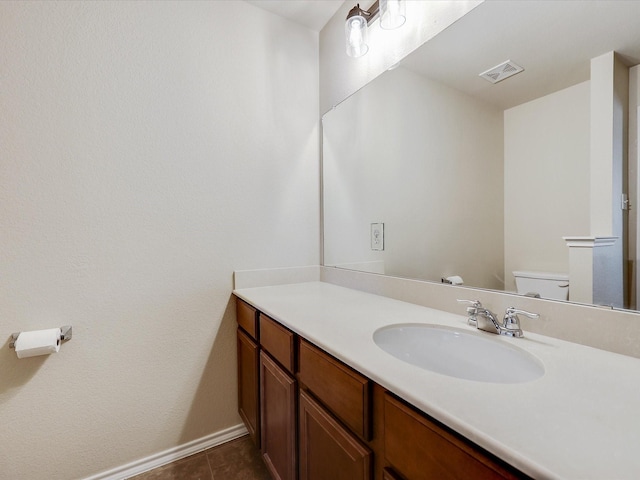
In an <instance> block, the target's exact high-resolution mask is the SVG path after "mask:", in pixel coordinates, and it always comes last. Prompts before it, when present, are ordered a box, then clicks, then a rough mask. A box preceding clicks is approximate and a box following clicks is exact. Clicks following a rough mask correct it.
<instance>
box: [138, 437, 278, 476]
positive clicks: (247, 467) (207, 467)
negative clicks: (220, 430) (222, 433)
mask: <svg viewBox="0 0 640 480" xmlns="http://www.w3.org/2000/svg"><path fill="white" fill-rule="evenodd" d="M270 479H271V477H270V476H269V473H268V472H267V469H266V467H265V466H264V462H263V461H262V457H261V456H260V452H259V451H258V449H257V448H256V446H255V445H254V444H253V443H252V442H251V439H250V438H249V437H248V436H244V437H241V438H238V439H236V440H232V441H230V442H227V443H224V444H222V445H219V446H217V447H213V448H210V449H209V450H205V451H204V452H200V453H196V454H195V455H191V456H190V457H187V458H183V459H182V460H178V461H176V462H173V463H170V464H168V465H164V466H162V467H158V468H156V469H154V470H151V471H149V472H145V473H142V474H140V475H136V476H135V477H130V479H129V480H270Z"/></svg>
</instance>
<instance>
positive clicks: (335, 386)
mask: <svg viewBox="0 0 640 480" xmlns="http://www.w3.org/2000/svg"><path fill="white" fill-rule="evenodd" d="M299 352H300V353H299V365H298V368H299V379H300V382H301V383H302V384H304V385H305V386H306V387H307V388H308V389H309V390H311V392H313V394H314V395H315V396H316V397H317V398H318V399H319V400H320V401H321V402H322V403H324V404H325V405H326V406H327V407H328V408H329V410H331V412H332V413H333V414H334V415H335V416H336V417H338V418H339V419H340V420H342V421H343V422H344V423H345V424H346V425H347V426H348V427H349V428H350V429H351V430H352V431H353V432H354V433H356V434H357V435H359V436H360V437H362V438H363V439H365V440H371V418H370V412H369V405H370V394H369V380H368V379H367V378H366V377H363V376H362V375H360V374H359V373H358V372H356V371H355V370H353V369H351V368H349V367H347V366H346V365H343V364H342V363H341V362H339V361H338V360H336V359H335V358H333V357H331V356H330V355H328V354H327V353H325V352H323V351H322V350H320V349H319V348H317V347H315V346H314V345H312V344H310V343H309V342H307V341H305V340H302V339H301V340H300V348H299Z"/></svg>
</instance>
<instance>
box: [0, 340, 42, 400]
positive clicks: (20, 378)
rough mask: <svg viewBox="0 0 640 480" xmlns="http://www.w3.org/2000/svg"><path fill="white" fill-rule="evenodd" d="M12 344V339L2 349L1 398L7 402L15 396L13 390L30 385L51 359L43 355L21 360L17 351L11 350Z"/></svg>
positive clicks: (0, 352)
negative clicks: (45, 363)
mask: <svg viewBox="0 0 640 480" xmlns="http://www.w3.org/2000/svg"><path fill="white" fill-rule="evenodd" d="M10 342H11V337H9V338H7V341H6V342H5V343H4V345H2V347H0V365H2V369H0V396H2V398H3V399H4V400H5V401H6V400H8V399H9V397H11V396H12V395H13V393H12V391H13V390H16V389H17V388H19V387H22V386H23V385H25V384H26V383H28V382H29V380H31V379H32V378H33V376H34V375H35V374H36V372H37V371H38V370H40V368H41V367H42V365H44V362H46V361H47V359H48V358H49V355H42V356H38V357H30V358H24V359H19V358H18V357H17V356H16V351H15V350H14V349H12V348H9V343H10ZM16 393H17V391H16ZM5 394H6V395H5ZM0 403H1V402H0Z"/></svg>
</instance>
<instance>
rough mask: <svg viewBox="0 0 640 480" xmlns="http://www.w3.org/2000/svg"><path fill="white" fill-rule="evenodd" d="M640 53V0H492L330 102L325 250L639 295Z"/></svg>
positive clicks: (346, 262) (621, 301) (332, 256)
mask: <svg viewBox="0 0 640 480" xmlns="http://www.w3.org/2000/svg"><path fill="white" fill-rule="evenodd" d="M541 37H544V38H543V41H542V42H540V43H537V42H533V41H532V39H537V40H539V39H540V38H541ZM506 60H511V61H512V62H517V64H519V65H521V66H522V67H524V71H523V72H522V73H518V74H517V75H514V76H512V77H510V78H508V79H505V80H503V81H500V82H498V83H495V84H492V83H489V82H487V81H486V80H485V79H483V78H480V76H479V74H480V73H481V72H484V71H486V70H488V69H490V68H491V67H493V66H496V65H498V64H500V63H502V62H503V61H506ZM639 62H640V2H625V1H622V2H613V1H602V2H597V1H594V2H573V1H556V2H534V1H519V2H503V1H493V2H485V3H483V4H481V5H479V6H478V7H476V8H475V9H474V10H472V11H471V12H470V13H468V14H467V15H465V16H464V17H463V18H462V19H460V20H459V21H458V22H456V23H455V24H454V25H452V26H451V27H449V28H448V29H447V30H445V31H443V32H442V33H440V34H439V35H437V36H436V37H434V38H433V39H431V40H430V41H428V42H427V43H426V44H425V45H423V46H422V47H421V48H420V49H419V50H417V51H416V52H414V53H413V54H411V55H410V56H409V57H407V58H406V59H405V60H404V61H403V62H402V63H401V66H400V67H398V68H396V69H394V70H390V71H388V72H385V73H384V74H383V75H381V76H379V77H378V78H377V79H375V80H374V81H372V82H371V83H370V84H368V85H367V86H366V87H365V88H363V89H361V90H360V91H359V92H357V93H356V94H354V95H353V96H351V97H350V98H348V99H347V100H345V101H344V102H342V103H341V104H340V105H338V106H337V107H336V108H335V109H333V110H331V111H329V112H328V113H326V114H325V115H324V117H323V202H324V203H323V208H324V219H323V223H324V263H325V265H328V266H337V267H342V268H352V269H357V270H363V271H370V272H376V273H384V274H387V275H394V276H400V277H408V278H417V279H424V280H431V281H438V282H439V281H443V280H444V281H445V282H448V281H451V280H453V283H458V282H459V279H458V277H460V278H461V279H462V281H463V282H464V284H465V285H468V286H474V287H479V288H488V289H496V290H506V291H511V292H516V281H515V277H514V275H513V272H514V271H526V272H529V271H533V272H536V273H540V272H547V273H552V274H554V276H553V278H552V280H553V282H555V283H553V284H552V288H551V290H550V291H549V292H547V291H546V290H543V288H545V287H544V284H543V283H542V284H539V285H543V286H539V285H537V284H536V283H535V279H531V278H527V279H526V280H527V281H528V282H529V283H528V284H527V285H526V286H525V287H522V288H524V289H526V290H527V291H520V290H518V293H522V294H525V293H531V294H540V292H542V296H545V297H550V298H558V299H567V297H568V298H569V300H572V301H580V302H583V303H596V304H605V305H612V306H616V307H623V306H626V307H635V296H636V295H635V292H634V290H633V289H634V288H635V285H636V284H637V283H638V282H635V280H634V276H635V268H634V266H635V257H636V253H635V252H636V246H635V245H636V238H637V235H636V233H635V232H636V221H635V210H633V208H632V209H631V210H626V209H623V207H625V206H626V205H625V204H624V203H623V200H624V199H625V198H627V197H623V195H629V196H630V198H631V201H630V202H631V205H632V207H633V206H634V203H637V200H636V198H637V193H636V192H637V187H636V185H637V181H636V180H635V176H636V175H637V174H636V173H635V172H637V168H636V165H637V150H636V149H635V147H634V145H635V143H634V142H636V139H637V132H638V127H637V118H638V116H637V115H638V113H637V112H638V111H640V110H639V109H638V105H640V101H638V96H639V95H638V94H637V93H636V92H637V91H639V90H640V86H639V82H638V68H640V67H635V68H631V67H633V66H635V65H637V64H638V63H639ZM629 112H631V115H629ZM594 119H595V120H594ZM612 132H613V136H612V135H611V133H612ZM628 145H631V147H629V152H628V154H627V148H628ZM603 152H604V154H603ZM628 172H630V173H631V174H630V175H628ZM630 212H631V215H629V213H630ZM378 223H383V224H384V237H385V238H384V250H377V249H375V248H373V246H374V245H373V240H374V239H372V235H373V233H372V232H374V231H375V229H373V228H372V224H378ZM569 237H570V238H569ZM567 239H568V240H567ZM603 239H606V241H603ZM569 245H571V247H570V246H569ZM525 277H530V275H528V274H525ZM447 278H450V280H447ZM567 278H568V279H569V280H568V281H567ZM532 281H533V283H531V282H532ZM547 283H548V282H547ZM567 284H569V287H568V288H567ZM532 285H533V286H532Z"/></svg>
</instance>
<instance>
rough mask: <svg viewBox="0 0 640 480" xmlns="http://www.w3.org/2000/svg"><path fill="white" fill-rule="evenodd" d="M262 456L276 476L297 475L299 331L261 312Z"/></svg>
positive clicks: (286, 479) (291, 479)
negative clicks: (297, 364) (296, 375)
mask: <svg viewBox="0 0 640 480" xmlns="http://www.w3.org/2000/svg"><path fill="white" fill-rule="evenodd" d="M259 326H260V347H261V352H260V418H261V450H262V457H263V459H264V461H265V464H266V465H267V468H268V470H269V472H270V473H271V476H272V477H273V478H274V479H276V480H295V479H296V478H298V476H297V475H298V470H297V468H298V462H297V458H298V455H297V451H298V449H297V431H298V429H297V422H296V420H297V419H296V414H297V399H298V386H297V381H296V379H295V377H294V374H295V364H296V362H295V356H296V355H295V352H296V348H295V345H296V335H295V334H294V333H293V332H291V331H290V330H288V329H286V328H285V327H283V326H282V325H280V324H279V323H278V322H276V321H274V320H273V319H271V318H269V317H268V316H266V315H264V314H263V313H260V314H259Z"/></svg>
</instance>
